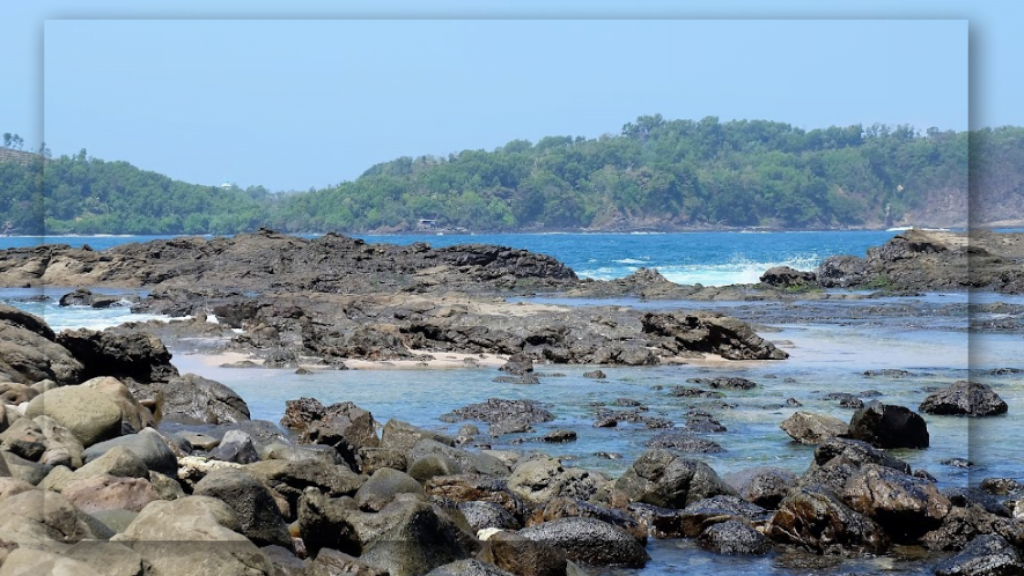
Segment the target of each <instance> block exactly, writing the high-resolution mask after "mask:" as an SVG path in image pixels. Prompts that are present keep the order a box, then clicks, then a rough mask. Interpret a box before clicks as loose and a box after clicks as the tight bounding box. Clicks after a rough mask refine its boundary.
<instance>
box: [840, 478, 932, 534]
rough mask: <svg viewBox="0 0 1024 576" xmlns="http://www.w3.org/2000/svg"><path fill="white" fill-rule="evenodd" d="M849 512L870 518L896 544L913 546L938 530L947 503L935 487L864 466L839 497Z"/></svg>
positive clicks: (923, 481)
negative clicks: (922, 537)
mask: <svg viewBox="0 0 1024 576" xmlns="http://www.w3.org/2000/svg"><path fill="white" fill-rule="evenodd" d="M842 497H843V502H845V503H846V505H847V506H849V507H850V508H851V509H852V510H854V511H856V512H859V513H861V514H863V515H865V516H867V517H868V518H871V519H872V520H874V521H875V522H877V523H878V524H879V525H881V526H882V528H884V529H885V531H886V533H888V534H889V536H890V537H891V538H892V539H893V540H894V541H895V542H897V543H913V542H916V541H917V540H918V538H920V537H921V536H923V535H924V533H925V532H928V531H929V530H932V529H935V528H938V527H939V524H940V523H941V522H942V519H943V518H944V517H945V516H946V514H948V513H949V510H950V502H949V500H948V499H947V498H946V497H945V496H943V495H942V494H940V493H939V490H938V488H936V487H935V484H933V483H932V482H929V481H927V480H924V479H921V478H916V477H914V476H911V475H909V474H904V473H902V472H899V471H897V470H894V469H892V468H888V467H885V466H879V465H877V464H866V465H864V466H863V467H862V468H861V469H860V472H859V473H857V474H856V475H855V476H853V477H852V478H850V479H849V480H848V481H847V483H846V488H845V490H844V491H843V494H842Z"/></svg>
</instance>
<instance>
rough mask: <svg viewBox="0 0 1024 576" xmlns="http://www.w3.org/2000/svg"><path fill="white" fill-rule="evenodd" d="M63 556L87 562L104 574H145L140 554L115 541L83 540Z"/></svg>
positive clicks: (109, 575)
mask: <svg viewBox="0 0 1024 576" xmlns="http://www.w3.org/2000/svg"><path fill="white" fill-rule="evenodd" d="M64 557H65V558H70V559H72V560H77V561H79V562H82V563H84V564H87V565H89V566H91V567H92V568H93V569H94V570H96V571H97V572H99V573H100V574H103V575H104V576H141V575H142V574H145V567H144V565H143V562H142V556H139V555H138V553H136V552H135V551H134V550H132V549H131V548H129V547H127V546H125V545H124V544H119V543H117V542H104V541H88V540H83V541H82V542H79V543H77V544H75V545H74V546H72V547H71V548H69V549H68V551H67V552H65V553H64Z"/></svg>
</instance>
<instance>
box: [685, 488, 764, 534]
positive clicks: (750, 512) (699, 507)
mask: <svg viewBox="0 0 1024 576" xmlns="http://www.w3.org/2000/svg"><path fill="white" fill-rule="evenodd" d="M769 517H770V515H769V514H768V512H767V511H766V510H765V509H764V508H761V507H760V506H757V505H756V504H751V503H750V502H747V501H746V500H743V499H741V498H740V497H738V496H725V495H719V496H712V497H711V498H705V499H703V500H700V501H697V502H694V503H693V504H690V505H689V506H687V507H686V508H684V509H683V511H682V512H681V513H680V514H679V519H680V525H681V527H682V531H683V536H686V537H687V538H696V537H697V536H700V534H701V533H703V532H704V530H706V529H707V527H708V526H710V525H713V524H717V523H719V522H723V521H725V520H729V519H734V520H739V521H741V522H744V523H748V524H749V523H752V522H761V523H763V522H764V521H766V520H768V518H769Z"/></svg>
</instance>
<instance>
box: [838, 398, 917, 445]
mask: <svg viewBox="0 0 1024 576" xmlns="http://www.w3.org/2000/svg"><path fill="white" fill-rule="evenodd" d="M846 435H847V437H849V438H853V439H855V440H863V441H865V442H867V443H869V444H871V445H872V446H875V447H877V448H885V449H890V448H927V447H928V443H929V438H928V425H927V424H926V423H925V421H924V419H923V418H921V416H920V415H918V414H917V413H915V412H913V411H911V410H910V409H909V408H906V407H904V406H894V405H891V404H882V403H881V402H879V401H878V400H874V401H872V402H871V403H870V404H868V405H867V406H865V407H864V408H861V409H860V410H858V411H857V412H856V413H855V414H854V415H853V418H851V419H850V426H849V430H848V431H847V434H846Z"/></svg>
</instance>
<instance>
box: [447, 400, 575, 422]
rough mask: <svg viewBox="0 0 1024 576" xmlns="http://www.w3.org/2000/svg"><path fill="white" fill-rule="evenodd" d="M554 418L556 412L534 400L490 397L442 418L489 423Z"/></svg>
mask: <svg viewBox="0 0 1024 576" xmlns="http://www.w3.org/2000/svg"><path fill="white" fill-rule="evenodd" d="M554 419H555V415H554V414H552V413H551V412H549V411H547V410H545V409H544V408H541V407H540V405H538V403H537V402H534V401H533V400H506V399H503V398H488V399H487V400H486V401H484V402H479V403H476V404H469V405H467V406H463V407H462V408H456V409H455V410H452V411H451V412H449V413H448V414H444V415H442V416H441V420H443V421H445V422H458V421H460V420H480V421H482V422H487V423H488V424H494V423H496V422H501V421H522V422H526V423H529V424H536V423H538V422H550V421H552V420H554Z"/></svg>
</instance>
